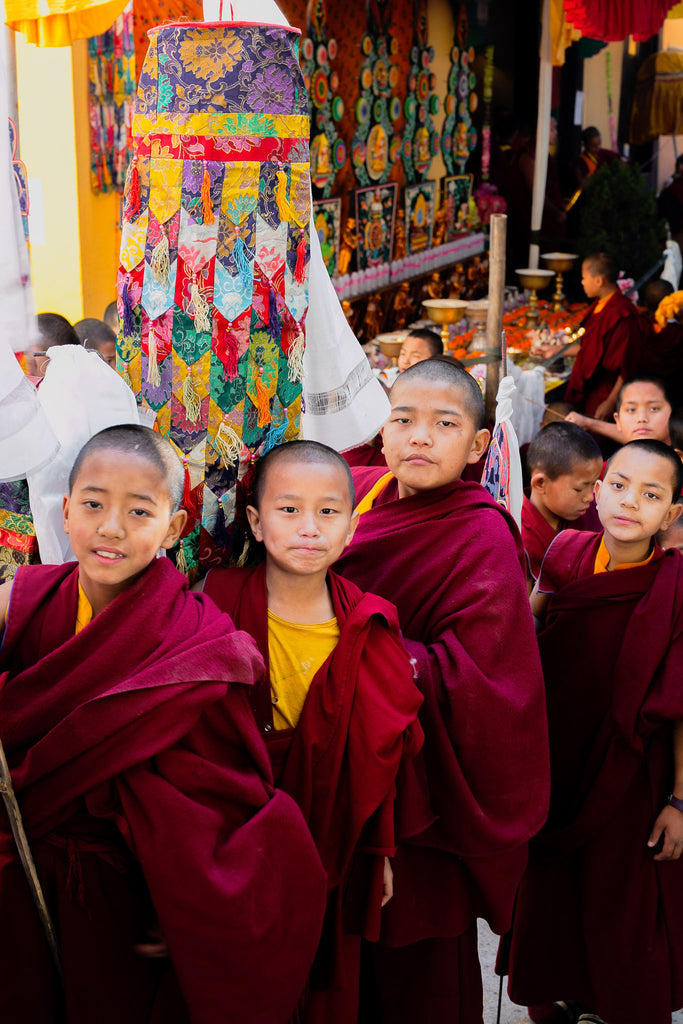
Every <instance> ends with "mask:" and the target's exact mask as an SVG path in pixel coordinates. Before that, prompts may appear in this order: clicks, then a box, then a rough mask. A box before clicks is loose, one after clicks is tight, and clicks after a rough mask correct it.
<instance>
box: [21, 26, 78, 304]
mask: <svg viewBox="0 0 683 1024" xmlns="http://www.w3.org/2000/svg"><path fill="white" fill-rule="evenodd" d="M17 91H18V96H19V139H20V146H21V157H22V160H23V161H24V163H25V164H26V168H27V171H28V177H29V201H31V195H30V185H31V179H38V181H39V182H40V183H41V184H42V193H43V211H44V219H43V218H41V220H42V224H41V225H40V226H41V227H42V226H43V225H44V236H45V238H44V243H42V241H39V232H38V231H35V232H34V241H33V243H32V245H31V263H32V270H33V286H34V293H35V303H36V310H37V312H39V313H41V312H54V313H62V314H63V315H64V316H66V317H67V318H68V319H69V320H71V321H72V322H73V321H74V320H78V319H80V318H81V316H82V301H81V280H80V262H81V259H80V240H79V231H78V215H77V211H78V197H77V175H76V157H75V151H76V143H75V127H74V107H73V90H72V74H71V50H70V49H69V48H67V47H58V48H55V49H39V48H38V47H36V46H32V45H30V44H28V43H26V42H24V40H23V37H21V36H17ZM37 212H38V203H37V202H36V204H35V206H34V214H35V213H37Z"/></svg>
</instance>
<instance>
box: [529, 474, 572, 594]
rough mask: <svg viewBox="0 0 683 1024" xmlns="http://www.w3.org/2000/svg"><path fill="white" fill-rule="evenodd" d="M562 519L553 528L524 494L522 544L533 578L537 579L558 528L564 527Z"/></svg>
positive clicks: (562, 528) (564, 523)
mask: <svg viewBox="0 0 683 1024" xmlns="http://www.w3.org/2000/svg"><path fill="white" fill-rule="evenodd" d="M566 526H567V523H566V522H565V520H564V519H561V520H560V523H559V525H558V527H557V529H555V527H554V526H551V525H550V523H549V522H548V520H547V519H546V518H545V517H544V516H543V515H542V514H541V512H539V510H538V509H537V508H536V506H535V505H534V503H533V502H532V500H531V499H530V498H528V497H527V496H526V494H525V495H524V498H523V500H522V544H523V545H524V550H525V551H526V553H527V557H528V559H529V568H530V569H531V575H532V576H533V577H534V579H538V574H539V572H540V571H541V565H542V563H543V559H544V557H545V553H546V551H547V550H548V548H549V547H550V545H551V544H552V542H553V541H554V540H555V537H556V536H557V534H558V533H559V532H560V530H564V529H566Z"/></svg>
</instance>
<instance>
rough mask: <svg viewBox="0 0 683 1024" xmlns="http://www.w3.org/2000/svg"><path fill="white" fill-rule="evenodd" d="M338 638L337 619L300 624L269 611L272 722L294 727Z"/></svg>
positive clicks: (279, 725) (284, 727)
mask: <svg viewBox="0 0 683 1024" xmlns="http://www.w3.org/2000/svg"><path fill="white" fill-rule="evenodd" d="M338 640H339V624H338V623H337V620H336V618H335V619H329V621H327V622H316V623H315V624H313V625H301V624H299V623H298V622H287V620H286V619H281V618H280V617H279V615H275V613H274V612H271V611H270V610H269V611H268V655H269V658H270V691H271V698H272V701H273V725H274V726H275V728H276V729H295V728H296V726H297V724H298V721H299V718H300V717H301V712H302V711H303V707H304V702H305V700H306V696H307V694H308V690H309V687H310V685H311V683H312V682H313V677H314V676H315V674H316V672H317V671H318V669H319V668H320V666H321V665H323V664H324V662H325V661H327V659H328V657H329V656H330V654H331V653H332V651H333V650H334V649H335V647H336V646H337V641H338Z"/></svg>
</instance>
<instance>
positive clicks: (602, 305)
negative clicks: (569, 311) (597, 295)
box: [593, 288, 619, 316]
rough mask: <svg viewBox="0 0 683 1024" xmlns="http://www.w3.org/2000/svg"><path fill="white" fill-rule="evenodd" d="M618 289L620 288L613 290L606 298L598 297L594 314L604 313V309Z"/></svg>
mask: <svg viewBox="0 0 683 1024" xmlns="http://www.w3.org/2000/svg"><path fill="white" fill-rule="evenodd" d="M618 291H619V289H618V288H616V289H615V290H614V291H613V292H610V293H609V295H607V296H606V297H605V298H604V299H598V303H597V305H596V307H595V309H594V310H593V316H595V314H596V313H602V311H603V309H604V308H605V306H606V305H607V303H608V302H609V300H610V299H611V298H612V296H613V295H616V294H617V292H618Z"/></svg>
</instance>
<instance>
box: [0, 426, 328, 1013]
mask: <svg viewBox="0 0 683 1024" xmlns="http://www.w3.org/2000/svg"><path fill="white" fill-rule="evenodd" d="M182 490H183V470H182V466H181V464H180V462H179V460H178V458H177V456H176V455H175V453H174V451H173V449H172V447H171V445H170V443H169V442H168V441H167V440H165V439H164V438H162V437H161V436H160V435H159V434H156V433H154V431H152V430H148V429H147V428H146V427H140V426H137V425H135V426H133V425H128V426H119V427H110V428H108V429H107V430H103V431H101V432H100V433H99V434H96V435H95V436H94V437H93V438H91V440H90V441H88V443H87V444H86V445H85V446H84V448H83V449H82V450H81V452H80V454H79V456H78V458H77V459H76V463H75V465H74V467H73V469H72V472H71V477H70V481H69V494H68V496H67V497H65V498H64V528H65V530H66V531H67V533H68V534H69V537H70V540H71V544H72V547H73V550H74V552H75V554H76V558H77V562H69V563H66V564H64V565H39V566H27V567H23V568H20V569H19V570H18V572H17V574H16V576H15V578H14V581H13V583H12V584H4V585H3V586H2V587H1V588H0V623H2V625H3V626H4V638H3V643H2V649H1V651H0V723H1V725H0V729H1V734H2V740H3V743H4V746H5V750H6V753H7V759H8V762H9V765H10V768H11V772H12V777H13V781H14V788H15V790H16V793H17V797H18V800H19V803H20V805H21V809H22V814H23V819H24V825H25V829H26V832H27V834H28V838H29V841H30V844H31V846H32V849H33V855H34V859H35V862H36V865H37V871H38V876H39V878H40V882H41V884H42V888H43V890H44V893H45V898H46V901H47V904H48V907H49V910H50V913H51V916H52V918H53V921H54V925H55V929H56V932H57V940H58V945H59V947H60V953H61V960H62V965H63V978H64V983H63V988H62V986H61V985H60V984H59V982H58V980H57V974H56V971H55V970H54V967H53V964H52V961H51V959H50V953H49V950H48V944H47V941H46V939H45V936H44V934H43V931H42V929H41V924H40V922H39V918H38V915H37V912H36V909H35V907H34V905H33V902H32V898H31V892H30V890H29V887H28V884H27V881H26V879H25V877H24V874H23V872H22V868H21V865H20V862H19V858H18V855H17V851H16V849H15V846H14V841H13V838H12V834H11V832H10V828H9V823H8V818H7V816H6V814H5V810H4V808H2V807H0V928H2V932H3V936H4V939H3V943H2V956H0V1019H1V1020H2V1021H6V1022H7V1024H19V1022H20V1021H21V1022H22V1024H63V1022H66V1021H68V1024H93V1022H94V1021H97V1022H98V1024H121V1022H122V1021H125V1022H126V1024H162V1022H163V1024H188V1022H190V1021H191V1022H192V1024H216V1021H217V1020H221V1019H223V1018H224V1016H225V1014H226V1013H227V1012H229V1017H230V1020H231V1021H235V1022H238V1021H239V1022H241V1024H255V1022H256V1021H258V1022H260V1024H275V1022H280V1024H284V1022H285V1021H286V1020H287V1019H288V1017H289V1015H290V1014H291V1012H292V1010H293V1008H294V1007H295V1006H296V1004H297V1001H298V999H299V997H300V995H301V992H302V990H303V988H304V985H305V982H306V977H307V974H308V971H309V969H310V965H311V962H312V960H313V956H314V954H315V949H316V946H317V943H318V939H319V935H320V927H321V923H322V918H323V911H324V900H325V877H324V872H323V869H322V867H321V864H320V859H319V857H318V854H317V853H316V850H315V846H314V844H313V841H312V839H311V837H310V834H309V832H308V829H307V827H306V824H305V822H304V820H303V817H302V815H301V812H300V811H299V808H298V807H297V806H296V804H295V803H294V801H293V800H291V798H290V797H288V796H287V795H286V794H285V793H283V792H281V791H279V790H275V789H274V788H273V783H272V774H271V771H270V765H269V763H268V757H267V754H266V751H265V748H264V745H263V743H262V741H261V739H260V737H259V734H258V730H257V728H256V725H255V723H254V719H253V716H252V713H251V710H250V707H249V698H248V692H249V691H250V689H251V687H252V686H253V684H254V683H255V681H256V680H257V679H258V678H259V677H260V675H261V673H262V670H263V662H262V660H261V657H260V655H259V654H258V651H257V650H256V647H255V645H254V643H253V641H252V640H251V638H250V637H248V636H247V635H246V634H245V633H240V632H237V631H236V630H235V627H234V626H233V624H232V622H231V621H230V619H229V618H228V616H227V615H224V614H222V613H220V612H219V611H218V610H217V609H216V608H215V606H214V605H213V604H212V603H211V602H210V601H208V600H207V599H206V598H204V597H202V596H201V595H198V594H190V593H189V592H188V588H187V581H186V579H185V578H184V577H183V576H182V575H181V574H180V573H179V572H177V571H176V569H175V568H174V567H173V566H172V565H171V563H170V561H169V560H168V559H166V558H157V557H156V555H157V552H158V551H159V549H160V548H169V547H171V546H172V545H173V544H174V543H175V542H176V541H177V539H178V537H179V535H180V532H181V531H182V528H183V525H184V522H185V516H186V513H185V512H184V511H182V510H179V508H178V506H179V503H180V500H181V496H182ZM159 930H160V932H161V935H162V936H163V942H161V943H156V944H155V943H153V942H152V943H150V941H149V940H150V938H151V937H153V936H154V935H158V934H159ZM150 945H151V946H155V945H156V952H160V951H163V950H164V947H165V949H167V951H168V954H169V956H168V957H161V958H155V959H152V958H150V957H145V956H143V955H141V951H140V950H141V949H145V948H146V949H147V950H149V947H150ZM160 947H161V948H160ZM264 972H267V978H268V983H267V984H264V983H263V978H264ZM227 1008H229V1011H228V1009H227Z"/></svg>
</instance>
